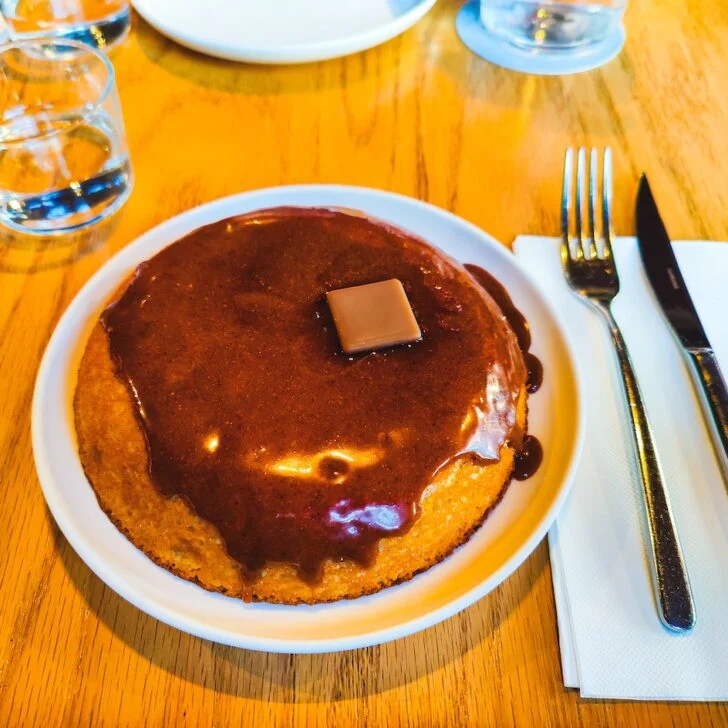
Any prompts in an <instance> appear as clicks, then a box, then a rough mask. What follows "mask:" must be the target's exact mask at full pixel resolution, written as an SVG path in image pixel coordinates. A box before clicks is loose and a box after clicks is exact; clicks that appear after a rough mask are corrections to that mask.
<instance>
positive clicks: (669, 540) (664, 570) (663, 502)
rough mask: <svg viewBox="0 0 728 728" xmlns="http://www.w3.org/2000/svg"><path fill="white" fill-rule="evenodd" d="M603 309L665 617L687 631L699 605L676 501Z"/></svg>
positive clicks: (624, 354) (623, 351)
mask: <svg viewBox="0 0 728 728" xmlns="http://www.w3.org/2000/svg"><path fill="white" fill-rule="evenodd" d="M599 309H600V310H601V311H602V312H603V313H604V315H605V316H606V318H607V321H608V322H609V330H610V332H611V334H612V340H613V341H614V346H615V349H616V350H617V357H618V359H619V368H620V370H621V373H622V383H623V384H624V393H625V395H626V397H627V402H628V403H629V413H630V417H631V419H632V434H633V436H634V441H635V445H636V447H637V456H638V457H637V460H638V463H639V470H640V475H641V476H642V487H643V490H644V496H645V506H646V511H647V523H648V526H649V531H650V542H651V546H652V575H653V579H654V584H655V588H656V590H657V603H658V612H659V615H660V620H661V621H662V623H663V624H664V625H665V626H666V627H667V628H668V629H671V630H674V631H677V632H683V631H686V630H689V629H692V628H693V626H694V625H695V607H694V604H693V595H692V593H691V591H690V582H689V581H688V574H687V570H686V568H685V561H684V560H683V555H682V549H681V547H680V540H679V538H678V535H677V529H676V528H675V522H674V520H673V517H672V511H671V510H670V501H669V499H668V497H667V491H666V490H665V485H664V482H663V476H662V470H661V468H660V463H659V461H658V459H657V453H656V452H655V445H654V442H653V439H652V430H651V428H650V423H649V422H648V420H647V413H646V411H645V406H644V403H643V402H642V394H641V393H640V389H639V386H638V385H637V378H636V377H635V373H634V368H633V367H632V361H631V359H630V356H629V352H628V351H627V346H626V344H625V342H624V339H623V338H622V333H621V332H620V330H619V326H618V325H617V322H616V321H615V320H614V316H613V315H612V312H611V310H610V308H609V306H608V305H606V304H600V305H599Z"/></svg>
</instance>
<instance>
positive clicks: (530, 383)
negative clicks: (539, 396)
mask: <svg viewBox="0 0 728 728" xmlns="http://www.w3.org/2000/svg"><path fill="white" fill-rule="evenodd" d="M523 361H524V362H525V363H526V371H527V372H528V377H527V379H526V391H527V392H528V393H529V394H533V393H534V392H538V390H539V389H541V385H542V384H543V364H542V363H541V360H540V359H539V358H538V357H537V356H536V355H535V354H532V353H531V352H530V351H526V352H524V353H523Z"/></svg>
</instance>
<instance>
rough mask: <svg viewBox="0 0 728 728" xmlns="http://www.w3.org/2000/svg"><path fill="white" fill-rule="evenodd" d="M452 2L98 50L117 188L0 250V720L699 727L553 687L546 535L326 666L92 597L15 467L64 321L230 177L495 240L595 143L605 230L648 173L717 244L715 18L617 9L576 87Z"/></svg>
mask: <svg viewBox="0 0 728 728" xmlns="http://www.w3.org/2000/svg"><path fill="white" fill-rule="evenodd" d="M459 5H460V3H459V2H453V1H449V0H441V2H440V3H439V4H438V5H437V7H436V8H435V10H434V11H433V12H432V13H431V14H430V15H428V16H427V17H426V18H425V19H424V20H423V21H422V22H420V23H419V24H418V25H417V26H416V27H415V28H414V29H413V30H411V31H409V32H408V33H406V34H405V35H403V36H402V37H400V38H398V39H395V40H393V41H391V42H389V43H387V44H386V45H384V46H382V47H380V48H376V49H374V50H371V51H368V52H366V53H361V54H359V55H355V56H352V57H349V58H346V59H343V60H336V61H330V62H327V63H321V64H314V65H306V66H300V67H285V68H265V67H252V66H251V67H248V66H243V65H235V64H231V63H226V62H223V61H218V60H213V59H210V58H206V57H204V56H201V55H197V54H195V53H192V52H190V51H187V50H184V49H182V48H180V47H178V46H176V45H175V44H173V43H171V42H168V41H167V40H165V39H164V38H163V37H161V36H160V35H158V34H157V33H156V32H155V31H153V30H152V29H151V28H150V27H149V26H148V25H146V24H145V23H144V22H143V21H141V20H140V19H139V18H135V21H134V29H133V32H132V34H131V37H130V38H129V40H128V41H127V42H126V43H125V44H124V45H123V46H122V47H121V48H119V49H118V50H117V51H116V52H115V53H114V54H113V61H114V64H115V66H116V69H117V73H118V85H119V89H120V94H121V99H122V105H123V109H124V116H125V119H126V128H127V133H128V138H129V145H130V149H131V157H132V160H133V164H134V168H135V172H136V187H135V190H134V193H133V195H132V197H131V199H130V201H129V203H128V204H127V206H126V208H125V209H124V210H123V212H122V213H121V214H120V215H119V216H118V218H117V219H116V220H115V223H114V224H113V225H111V226H109V227H107V228H105V229H104V230H101V231H98V232H97V233H95V235H94V236H92V238H90V239H86V238H83V239H76V240H73V241H68V240H63V241H60V242H59V241H57V242H55V243H50V242H46V243H44V244H43V245H38V244H34V243H32V242H30V241H22V240H21V241H19V240H7V239H4V240H3V245H2V249H1V250H0V269H1V270H2V273H0V326H2V348H0V407H1V408H2V413H3V416H2V418H1V419H0V458H1V464H0V478H1V485H0V524H2V526H1V527H0V615H2V616H1V618H0V725H2V726H31V725H44V726H55V725H67V726H81V725H90V724H96V723H98V724H104V725H117V724H119V725H130V726H135V725H141V724H144V725H155V726H170V725H177V724H179V725H190V726H205V725H216V726H222V725H233V724H235V725H238V724H243V723H244V724H251V725H252V724H258V725H262V724H263V723H264V722H270V723H275V724H281V725H296V726H297V725H332V726H341V725H347V724H359V725H372V726H377V725H411V726H427V725H433V726H444V725H466V726H476V725H489V724H492V725H498V726H512V725H518V726H540V725H548V726H559V727H561V726H569V725H573V726H577V725H579V726H581V725H598V726H615V725H621V726H635V725H639V726H643V727H646V726H657V725H671V726H688V725H695V726H696V725H700V726H702V727H703V728H706V727H707V726H719V725H726V724H728V707H727V706H726V705H725V704H724V705H715V704H714V705H703V704H671V705H668V704H655V703H652V704H638V703H620V702H609V701H584V700H581V699H580V698H579V696H578V693H577V692H575V691H570V690H565V689H564V688H563V686H562V681H561V670H560V664H559V651H558V643H557V632H556V619H555V613H554V602H553V594H552V588H551V574H550V570H549V562H548V552H547V546H546V544H545V543H543V544H541V546H539V548H537V549H536V551H535V552H534V554H533V555H532V556H531V557H530V558H529V559H528V561H527V562H526V563H525V564H524V565H523V566H522V567H521V568H520V569H519V570H518V571H517V572H516V573H515V574H514V575H513V576H512V577H511V578H510V579H508V581H507V582H506V583H504V584H503V585H502V586H501V587H500V588H498V589H496V590H495V591H494V592H493V593H492V594H491V595H490V596H489V597H487V598H485V599H482V600H481V601H480V602H478V603H477V604H475V605H474V606H472V607H471V608H470V609H468V610H466V611H465V612H463V613H462V614H460V615H459V616H457V617H454V618H452V619H449V620H447V621H446V622H445V623H443V624H440V625H438V626H436V627H433V628H431V629H429V630H426V631H425V632H422V633H420V634H417V635H414V636H412V637H408V638H406V639H402V640H399V641H397V642H394V643H390V644H387V645H383V646H380V647H373V648H371V649H365V650H359V651H355V652H348V653H343V654H334V655H324V656H296V657H294V656H287V655H273V654H260V653H255V652H246V651H244V650H238V649H233V648H228V647H222V646H220V645H217V644H213V643H210V642H206V641H204V640H201V639H197V638H195V637H190V636H188V635H186V634H182V633H181V632H178V631H176V630H174V629H171V628H169V627H166V626H165V625H163V624H161V623H160V622H157V621H156V620H154V619H152V618H150V617H147V616H145V615H144V614H142V613H141V612H140V611H138V610H137V609H136V608H134V607H132V606H130V605H129V604H127V603H126V602H125V601H124V600H122V599H121V598H119V597H118V596H117V595H116V594H115V593H114V592H112V591H111V590H110V589H108V588H107V587H105V586H104V584H103V583H102V582H101V581H100V580H99V579H97V578H96V577H95V576H94V575H93V574H92V573H91V572H90V571H89V569H88V568H87V567H86V566H85V564H84V563H83V562H82V561H81V560H80V559H79V558H78V557H77V556H76V554H75V553H74V552H73V550H72V549H71V548H70V547H69V545H68V544H67V543H66V541H65V539H64V538H63V536H62V535H61V534H60V532H59V530H58V528H57V527H56V526H55V524H54V522H53V520H52V518H51V517H50V515H49V512H48V510H47V508H46V506H45V503H44V500H43V497H42V495H41V491H40V489H39V487H38V482H37V477H36V474H35V469H34V466H33V458H32V453H31V443H30V403H31V395H32V391H33V380H34V376H35V372H36V369H37V366H38V363H39V360H40V357H41V354H42V352H43V349H44V347H45V345H46V343H47V341H48V338H49V336H50V333H51V331H52V330H53V327H54V326H55V323H56V321H57V320H58V317H59V316H60V314H61V312H62V311H63V309H64V308H65V307H66V305H67V304H68V303H69V302H70V300H71V299H72V298H73V296H74V295H75V293H76V292H77V291H78V289H79V288H80V287H81V286H82V284H83V283H84V282H85V281H86V279H87V278H88V277H89V276H90V275H91V274H92V273H93V272H94V271H95V270H96V269H97V268H98V267H99V266H100V265H101V264H102V263H103V262H104V261H105V260H107V259H108V258H109V257H110V256H111V255H112V254H113V253H114V252H115V251H117V250H118V249H119V248H121V247H122V246H124V245H126V244H127V243H128V242H129V241H131V240H132V239H134V238H135V237H136V236H137V235H139V234H140V233H141V232H143V231H145V230H148V229H149V228H150V227H152V226H153V225H156V224H157V223H159V222H160V221H162V220H165V219H166V218H168V217H170V216H172V215H174V214H176V213H178V212H180V211H182V210H186V209H188V208H190V207H192V206H194V205H198V204H200V203H202V202H206V201H208V200H212V199H215V198H216V197H220V196H222V195H227V194H230V193H234V192H240V191H242V190H250V189H255V188H259V187H266V186H269V185H278V184H285V183H295V182H340V183H349V184H355V185H367V186H372V187H380V188H384V189H389V190H396V191H398V192H402V193H404V194H408V195H412V196H414V197H418V198H421V199H425V200H428V201H430V202H432V203H434V204H436V205H440V206H442V207H444V208H446V209H449V210H453V211H455V212H456V213H458V214H459V215H461V216H462V217H464V218H466V219H468V220H471V221H472V222H474V223H475V224H477V225H479V226H481V227H482V228H483V229H485V230H487V231H489V232H490V233H492V234H493V235H495V236H496V237H498V238H499V239H501V240H502V241H503V242H504V243H506V244H509V243H510V242H511V241H512V240H513V238H514V236H515V235H516V234H518V233H525V232H532V233H550V234H556V233H557V232H558V216H557V205H558V196H559V185H560V179H559V176H560V173H559V168H560V165H561V159H562V154H563V150H564V148H565V147H566V146H567V145H569V144H579V143H586V144H594V145H605V144H610V145H611V146H612V148H613V149H614V155H615V179H616V189H617V194H616V202H617V210H616V227H617V231H618V232H619V233H630V232H632V230H633V219H632V205H633V199H634V193H635V185H636V181H637V178H638V175H639V173H640V172H641V171H642V170H646V171H647V172H648V173H649V175H650V180H651V183H652V186H653V189H654V190H655V193H656V196H657V199H658V200H659V203H660V207H661V210H662V211H663V212H664V216H665V218H666V222H667V225H668V228H669V230H670V232H671V234H672V236H673V237H674V238H688V239H689V238H713V239H728V214H726V210H728V165H726V159H728V132H727V129H728V127H727V126H726V123H727V122H726V119H728V93H727V91H728V83H727V82H726V75H725V71H726V63H725V58H726V51H725V49H726V48H728V11H727V10H726V5H725V3H724V2H723V0H703V1H702V2H697V1H696V2H694V3H685V2H681V1H679V0H661V1H660V2H656V1H655V2H637V0H633V2H632V7H631V8H630V9H629V12H628V15H627V28H628V41H627V45H626V47H625V49H624V51H623V52H622V54H621V56H619V58H618V59H617V60H615V61H613V62H612V63H610V64H609V65H608V66H606V67H605V68H602V69H600V70H597V71H594V72H592V73H587V74H583V75H579V76H574V77H564V78H537V77H530V76H524V75H519V74H515V73H511V72H509V71H505V70H502V69H499V68H496V67H494V66H491V65H489V64H488V63H486V62H484V61H482V60H480V59H479V58H477V57H475V56H474V55H472V54H471V53H470V52H469V51H467V50H466V49H465V48H464V47H463V46H462V45H461V43H460V41H459V40H458V38H457V36H456V34H455V30H454V19H455V13H456V11H457V9H458V6H459Z"/></svg>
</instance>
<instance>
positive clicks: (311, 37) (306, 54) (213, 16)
mask: <svg viewBox="0 0 728 728" xmlns="http://www.w3.org/2000/svg"><path fill="white" fill-rule="evenodd" d="M434 4H435V0H204V2H202V1H201V0H134V7H135V9H136V10H137V12H138V13H139V14H140V15H142V16H143V17H144V18H145V20H147V22H149V23H150V24H151V25H153V26H154V27H155V28H156V29H157V30H158V31H159V32H160V33H163V34H164V35H167V36H169V37H170V38H172V39H173V40H176V41H177V42H178V43H181V44H182V45H185V46H187V47H188V48H192V49H194V50H196V51H200V52H201V53H208V54H210V55H212V56H219V57H220V58H228V59H230V60H233V61H248V62H250V63H304V62H306V61H322V60H324V59H326V58H336V57H337V56H343V55H346V54H348V53H356V52H357V51H362V50H364V49H366V48H371V47H373V46H376V45H379V44H380V43H384V41H387V40H389V39H390V38H394V37H395V36H396V35H399V34H400V33H402V32H404V31H405V30H407V28H409V27H411V26H412V25H414V24H415V23H416V22H417V21H418V20H419V19H420V18H421V17H422V16H423V15H424V14H425V13H426V12H427V11H428V10H430V8H432V6H433V5H434Z"/></svg>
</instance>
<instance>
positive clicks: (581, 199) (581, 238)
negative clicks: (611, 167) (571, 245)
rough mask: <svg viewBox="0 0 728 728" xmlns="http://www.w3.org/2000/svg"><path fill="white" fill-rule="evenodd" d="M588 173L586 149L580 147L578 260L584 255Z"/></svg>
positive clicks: (577, 193) (577, 186)
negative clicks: (584, 216) (585, 187)
mask: <svg viewBox="0 0 728 728" xmlns="http://www.w3.org/2000/svg"><path fill="white" fill-rule="evenodd" d="M585 173H586V150H585V149H584V147H579V152H578V154H577V157H576V260H582V259H583V258H584V257H585V256H584V225H583V221H582V216H583V211H584V191H585V190H584V186H585V179H584V176H585Z"/></svg>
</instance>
